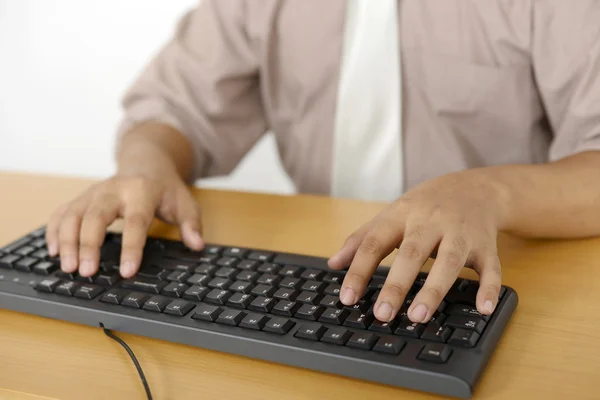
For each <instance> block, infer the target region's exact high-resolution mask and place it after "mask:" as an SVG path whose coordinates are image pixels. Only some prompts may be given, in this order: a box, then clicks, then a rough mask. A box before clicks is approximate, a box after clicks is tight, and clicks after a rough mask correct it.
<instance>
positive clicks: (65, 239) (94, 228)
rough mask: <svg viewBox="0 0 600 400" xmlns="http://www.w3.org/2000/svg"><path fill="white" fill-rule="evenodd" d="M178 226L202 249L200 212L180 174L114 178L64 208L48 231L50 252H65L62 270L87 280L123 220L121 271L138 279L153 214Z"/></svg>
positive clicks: (184, 236) (193, 245) (187, 240)
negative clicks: (110, 230) (110, 228)
mask: <svg viewBox="0 0 600 400" xmlns="http://www.w3.org/2000/svg"><path fill="white" fill-rule="evenodd" d="M155 215H156V216H158V217H159V218H161V219H162V220H164V221H166V222H168V223H173V224H177V225H179V228H180V231H181V237H182V239H183V241H184V243H185V244H186V245H187V246H189V247H190V248H192V249H195V250H199V249H201V248H202V247H203V246H204V244H203V241H202V238H201V236H200V231H201V222H200V208H199V206H198V204H197V202H196V201H195V200H194V198H193V196H192V194H191V193H190V191H189V190H188V188H187V187H186V185H185V184H184V182H183V181H182V179H181V178H180V177H179V176H177V175H176V174H172V173H169V174H164V176H157V177H153V178H148V177H144V176H119V175H117V176H114V177H113V178H110V179H108V180H105V181H102V182H100V183H98V184H96V185H94V186H92V187H90V188H89V189H88V190H86V191H85V192H84V193H83V194H81V195H80V196H79V197H77V198H76V199H74V200H73V201H71V202H69V203H67V204H64V205H63V206H61V207H59V208H58V210H56V212H55V213H54V215H53V216H52V217H51V219H50V221H49V223H48V226H47V229H46V241H47V243H48V250H49V253H50V254H51V255H52V256H55V255H57V254H59V253H60V260H61V269H62V270H63V271H64V272H68V273H73V272H75V271H77V270H79V274H80V275H82V276H92V275H94V274H95V273H96V272H97V271H98V266H99V259H100V247H101V246H102V243H103V242H104V237H105V234H106V229H107V227H108V226H109V225H110V224H111V223H112V222H113V221H114V220H115V219H117V218H119V217H122V218H123V219H124V228H123V243H122V251H121V268H120V272H121V275H122V276H123V277H126V278H128V277H131V276H133V275H134V274H135V273H136V272H137V271H138V269H139V267H140V263H141V259H142V252H143V247H144V244H145V242H146V237H147V234H148V229H149V227H150V224H151V223H152V220H153V218H154V216H155Z"/></svg>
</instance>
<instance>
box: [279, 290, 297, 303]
mask: <svg viewBox="0 0 600 400" xmlns="http://www.w3.org/2000/svg"><path fill="white" fill-rule="evenodd" d="M273 297H275V298H276V299H279V300H288V301H295V300H296V297H298V292H297V291H295V290H294V289H286V288H281V289H279V290H277V291H276V292H275V294H274V295H273Z"/></svg>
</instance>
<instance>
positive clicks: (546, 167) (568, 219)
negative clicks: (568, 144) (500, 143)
mask: <svg viewBox="0 0 600 400" xmlns="http://www.w3.org/2000/svg"><path fill="white" fill-rule="evenodd" d="M479 171H480V172H482V173H484V174H485V175H486V176H487V177H489V179H490V182H492V184H493V185H496V186H497V187H498V188H499V190H500V192H501V193H502V194H503V196H505V197H504V198H505V199H506V204H505V206H506V209H505V218H504V219H503V223H502V226H501V227H500V228H501V230H503V231H507V232H510V233H514V234H517V235H520V236H526V237H537V238H581V237H590V236H596V235H600V185H599V184H598V178H599V177H600V151H590V152H585V153H580V154H577V155H574V156H571V157H568V158H565V159H563V160H560V161H558V162H554V163H547V164H538V165H508V166H497V167H490V168H483V169H481V170H479Z"/></svg>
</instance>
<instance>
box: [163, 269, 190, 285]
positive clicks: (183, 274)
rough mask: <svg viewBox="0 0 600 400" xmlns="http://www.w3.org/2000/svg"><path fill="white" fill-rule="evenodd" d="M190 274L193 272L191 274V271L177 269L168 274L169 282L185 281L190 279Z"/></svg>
mask: <svg viewBox="0 0 600 400" xmlns="http://www.w3.org/2000/svg"><path fill="white" fill-rule="evenodd" d="M190 276H192V274H190V273H189V272H187V271H184V270H179V269H176V270H175V271H173V272H171V273H170V274H169V275H167V280H168V281H169V282H179V283H184V282H186V281H187V280H188V278H189V277H190Z"/></svg>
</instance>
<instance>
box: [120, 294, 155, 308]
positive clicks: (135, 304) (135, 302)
mask: <svg viewBox="0 0 600 400" xmlns="http://www.w3.org/2000/svg"><path fill="white" fill-rule="evenodd" d="M149 298H150V296H149V295H147V294H144V293H129V294H128V295H127V296H125V298H124V299H123V301H122V302H121V305H122V306H125V307H131V308H142V306H143V305H144V303H145V302H146V300H148V299H149Z"/></svg>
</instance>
